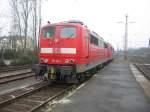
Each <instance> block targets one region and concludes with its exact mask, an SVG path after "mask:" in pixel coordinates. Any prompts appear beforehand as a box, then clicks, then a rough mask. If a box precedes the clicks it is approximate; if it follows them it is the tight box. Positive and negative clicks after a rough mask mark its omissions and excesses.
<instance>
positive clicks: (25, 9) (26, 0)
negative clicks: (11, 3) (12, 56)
mask: <svg viewBox="0 0 150 112" xmlns="http://www.w3.org/2000/svg"><path fill="white" fill-rule="evenodd" d="M20 3H21V6H22V17H23V22H24V48H23V51H24V52H25V51H26V46H27V33H28V19H29V13H30V12H31V9H32V7H31V6H32V4H31V1H30V0H21V1H20Z"/></svg>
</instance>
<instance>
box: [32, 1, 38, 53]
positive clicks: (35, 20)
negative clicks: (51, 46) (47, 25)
mask: <svg viewBox="0 0 150 112" xmlns="http://www.w3.org/2000/svg"><path fill="white" fill-rule="evenodd" d="M32 18H33V26H32V28H33V40H34V48H35V51H37V0H33V13H32Z"/></svg>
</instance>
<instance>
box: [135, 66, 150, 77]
mask: <svg viewBox="0 0 150 112" xmlns="http://www.w3.org/2000/svg"><path fill="white" fill-rule="evenodd" d="M134 65H135V66H136V68H137V69H138V70H139V71H140V72H142V74H143V75H144V76H145V77H146V78H147V79H148V80H150V64H134Z"/></svg>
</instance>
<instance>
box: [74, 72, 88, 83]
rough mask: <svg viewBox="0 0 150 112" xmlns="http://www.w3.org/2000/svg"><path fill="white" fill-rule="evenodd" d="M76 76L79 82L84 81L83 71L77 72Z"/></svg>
mask: <svg viewBox="0 0 150 112" xmlns="http://www.w3.org/2000/svg"><path fill="white" fill-rule="evenodd" d="M76 77H77V80H78V81H79V82H80V83H81V82H84V81H85V79H86V77H85V74H84V73H79V74H77V75H76Z"/></svg>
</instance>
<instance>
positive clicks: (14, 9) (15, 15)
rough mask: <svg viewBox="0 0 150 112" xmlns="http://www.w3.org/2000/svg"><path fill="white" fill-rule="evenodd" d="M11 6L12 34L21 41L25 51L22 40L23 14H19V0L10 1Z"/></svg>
mask: <svg viewBox="0 0 150 112" xmlns="http://www.w3.org/2000/svg"><path fill="white" fill-rule="evenodd" d="M9 3H10V6H11V14H12V20H13V22H12V23H13V25H12V30H13V31H12V32H13V36H14V35H16V36H17V38H18V37H19V38H18V39H19V41H20V42H21V48H22V49H23V46H24V44H23V40H22V24H21V14H20V12H19V9H20V7H19V6H20V5H19V1H18V0H10V2H9Z"/></svg>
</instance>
